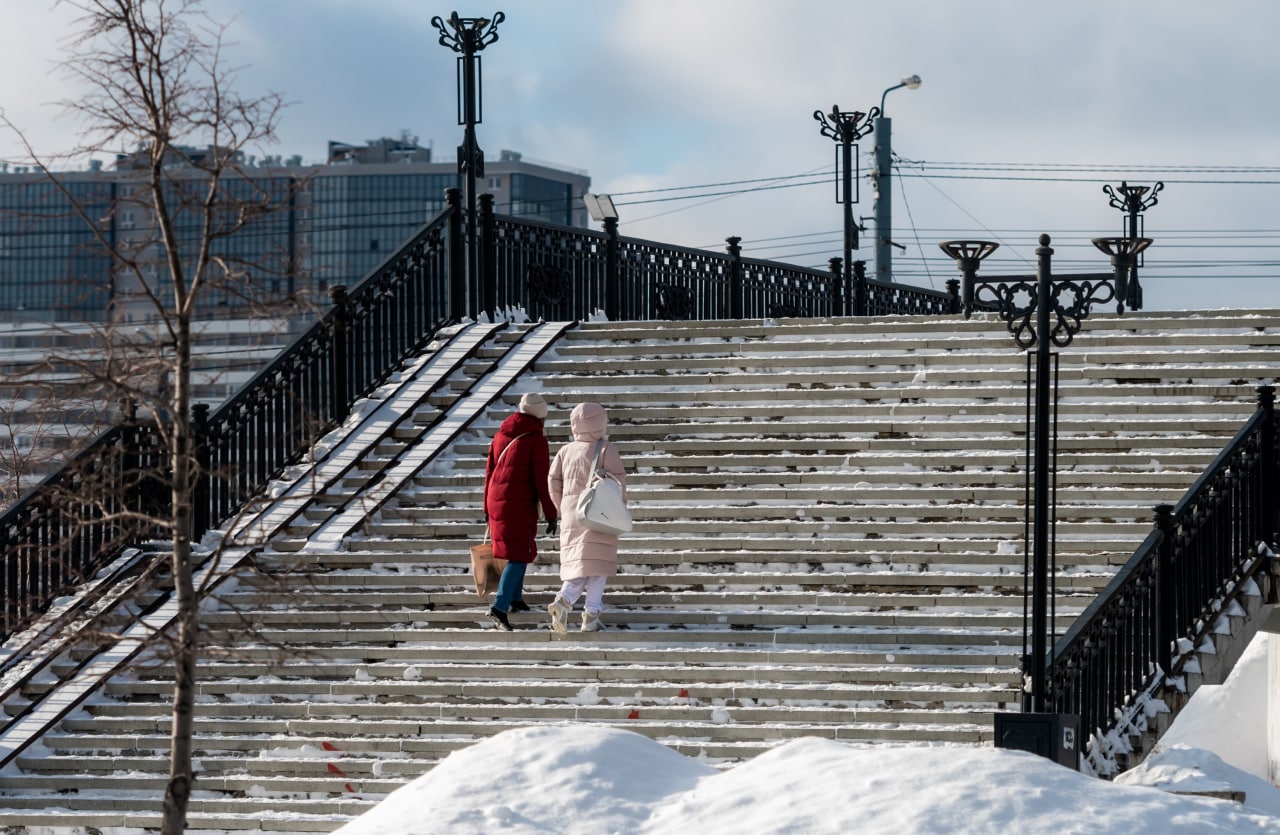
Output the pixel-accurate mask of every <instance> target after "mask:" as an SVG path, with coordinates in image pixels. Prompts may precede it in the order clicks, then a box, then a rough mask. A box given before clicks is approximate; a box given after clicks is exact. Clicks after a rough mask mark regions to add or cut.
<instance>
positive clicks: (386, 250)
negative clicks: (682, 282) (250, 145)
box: [0, 133, 591, 322]
mask: <svg viewBox="0 0 1280 835" xmlns="http://www.w3.org/2000/svg"><path fill="white" fill-rule="evenodd" d="M209 152H210V149H197V148H184V149H181V153H179V154H175V157H174V159H173V161H172V162H171V163H170V164H169V165H167V166H166V173H167V175H168V178H169V185H168V186H166V198H167V200H168V202H169V203H170V205H173V206H177V207H178V209H177V213H176V215H175V216H176V217H177V219H178V231H179V238H180V241H182V242H183V245H184V247H183V248H184V251H185V252H186V254H187V255H188V256H190V255H191V254H192V252H191V248H190V246H189V245H193V244H194V242H195V241H197V240H198V239H199V235H200V226H199V218H198V216H197V214H196V213H195V212H194V211H192V210H191V207H190V206H188V207H187V208H185V209H184V208H183V204H184V203H186V202H188V201H191V200H198V199H199V197H200V196H201V194H202V192H201V190H200V188H199V186H200V184H201V180H202V168H201V164H202V161H203V160H204V159H205V158H206V155H207V154H208V153H209ZM434 157H435V155H434V154H433V151H432V149H431V148H430V147H427V146H423V145H421V144H419V142H418V139H417V137H414V136H410V135H408V134H407V133H406V134H402V135H401V136H400V137H398V138H383V139H378V140H374V141H371V142H367V143H365V144H362V145H353V144H347V143H343V142H330V143H329V149H328V159H327V160H326V161H325V162H324V163H323V164H315V165H307V164H304V163H303V162H302V159H301V157H298V156H294V157H290V158H288V159H285V158H283V157H277V156H268V157H264V158H261V159H257V158H254V157H248V158H244V159H241V160H240V161H239V170H240V175H238V176H236V177H232V178H229V179H228V180H227V181H226V186H227V195H228V198H229V199H228V203H227V204H226V211H225V212H222V213H219V216H218V218H217V223H220V224H222V225H221V226H218V227H217V229H218V231H219V233H220V234H219V236H218V238H217V240H216V241H215V243H214V246H213V253H212V254H213V255H214V256H215V257H217V258H218V259H219V263H220V264H222V265H225V268H226V269H227V271H228V272H227V274H228V276H229V280H228V281H226V282H225V283H221V284H218V285H217V286H211V287H210V288H209V290H208V291H207V292H206V293H204V294H202V296H201V315H202V316H203V317H206V318H222V317H226V316H244V315H247V314H251V313H252V308H253V306H254V305H256V304H260V303H263V302H266V303H271V302H290V301H299V302H305V301H308V300H316V299H323V298H324V296H325V293H326V291H327V290H328V288H329V287H331V286H334V285H337V284H348V285H349V284H353V283H355V282H356V281H358V280H360V278H362V277H363V276H364V275H366V274H367V273H368V272H369V271H370V270H372V269H373V268H375V267H376V266H378V264H380V263H381V262H382V261H383V260H384V259H385V258H386V257H387V256H388V255H390V254H391V253H392V252H394V251H395V250H396V249H397V248H398V247H399V246H400V245H401V244H402V243H403V242H404V241H406V240H407V239H408V238H409V237H411V236H412V235H413V234H414V233H415V232H416V231H417V230H418V229H419V228H421V226H422V225H423V224H424V223H426V222H427V221H428V220H430V219H431V218H432V217H433V216H434V215H435V214H436V213H438V212H439V211H441V210H442V209H443V208H444V205H445V190H446V189H448V188H454V187H461V185H462V181H461V177H460V176H459V174H458V170H457V164H456V162H455V161H453V160H438V159H435V158H434ZM144 162H145V159H144V157H142V156H140V155H138V154H121V155H118V156H117V158H116V160H115V161H114V163H113V164H112V165H111V166H110V167H108V166H104V165H102V164H101V163H99V162H95V163H92V164H91V165H90V167H89V169H88V170H86V171H75V172H59V173H57V174H56V175H55V176H56V177H57V179H58V181H59V182H58V183H57V184H55V183H54V182H52V181H51V180H50V177H49V175H48V174H46V173H45V172H44V171H41V170H38V169H31V168H22V167H17V168H14V167H4V166H0V321H15V320H16V321H22V320H32V321H62V322H65V321H81V320H87V321H95V320H100V319H103V318H107V317H112V316H115V317H118V318H123V319H125V320H133V319H137V318H145V317H146V315H147V308H148V305H147V304H143V303H140V301H139V299H140V291H142V290H144V289H147V290H149V291H151V292H158V293H160V294H161V295H162V296H163V295H164V294H165V281H164V276H166V275H167V274H168V270H167V267H166V266H165V261H164V258H163V250H162V248H161V247H160V246H159V242H158V241H157V240H156V237H155V234H154V229H153V224H152V223H151V222H150V221H151V211H152V209H151V201H150V200H149V199H148V198H149V193H148V192H147V191H146V187H145V181H144V174H145V172H144V171H143V170H142V168H141V166H142V165H143V163H144ZM484 174H485V176H484V179H483V180H482V181H481V182H479V183H478V184H477V189H478V191H480V192H481V193H484V192H488V193H490V194H493V196H494V206H495V209H496V210H497V211H498V212H499V213H502V214H507V215H512V216H515V217H521V218H530V219H537V220H543V221H547V222H550V223H555V224H562V225H571V226H581V227H586V226H587V221H588V219H587V214H586V210H585V208H584V207H583V203H582V195H583V194H585V193H586V192H587V191H588V189H589V187H590V184H591V180H590V177H588V176H587V175H586V173H585V172H582V171H575V170H571V169H566V168H562V167H559V166H555V165H551V164H548V163H540V162H535V161H531V160H526V159H524V157H523V156H522V155H521V154H519V153H517V152H515V151H507V150H504V151H502V152H500V153H499V154H498V155H497V157H496V158H494V159H491V160H486V162H485V172H484ZM246 208H247V211H245V210H246ZM267 209H270V211H267ZM122 258H124V259H131V260H133V261H135V262H136V263H137V264H139V265H140V266H141V269H140V270H133V269H127V268H126V265H125V264H123V263H122ZM139 276H140V277H139Z"/></svg>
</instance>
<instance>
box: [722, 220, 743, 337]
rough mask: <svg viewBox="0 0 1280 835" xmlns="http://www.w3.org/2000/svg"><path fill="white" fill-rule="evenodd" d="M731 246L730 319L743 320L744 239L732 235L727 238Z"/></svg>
mask: <svg viewBox="0 0 1280 835" xmlns="http://www.w3.org/2000/svg"><path fill="white" fill-rule="evenodd" d="M724 240H725V243H727V244H728V245H729V246H727V247H726V249H727V250H728V252H729V318H730V319H741V318H742V309H743V302H744V299H743V297H742V293H743V290H742V247H741V246H740V244H741V243H742V238H740V237H738V236H737V235H731V236H730V237H728V238H725V239H724Z"/></svg>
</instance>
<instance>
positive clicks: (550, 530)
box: [547, 518, 560, 536]
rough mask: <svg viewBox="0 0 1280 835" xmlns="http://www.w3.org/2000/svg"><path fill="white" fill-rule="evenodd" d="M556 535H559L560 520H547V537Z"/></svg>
mask: <svg viewBox="0 0 1280 835" xmlns="http://www.w3.org/2000/svg"><path fill="white" fill-rule="evenodd" d="M558 533H560V519H559V518H555V519H548V520H547V536H555V535H556V534H558Z"/></svg>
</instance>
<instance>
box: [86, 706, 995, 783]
mask: <svg viewBox="0 0 1280 835" xmlns="http://www.w3.org/2000/svg"><path fill="white" fill-rule="evenodd" d="M594 699H595V696H594V695H592V696H591V697H590V698H588V699H583V700H582V701H583V702H589V701H594ZM676 701H680V700H678V699H677V700H676ZM684 701H685V702H686V703H684V704H672V703H671V700H670V699H669V700H668V703H666V704H654V703H648V704H643V705H640V704H639V703H638V702H632V701H629V700H625V699H622V700H618V701H616V702H608V703H604V702H602V703H599V704H587V703H582V704H579V703H572V702H570V703H563V704H530V703H517V704H514V705H506V704H498V703H489V704H468V703H458V702H414V703H405V702H390V701H384V702H377V703H350V702H309V703H308V702H277V701H259V702H230V703H223V704H212V703H208V702H201V703H199V704H197V705H196V709H195V713H196V733H199V734H207V735H213V734H222V733H232V734H236V733H269V734H277V733H285V732H288V733H299V734H303V735H306V734H311V735H313V736H314V735H322V734H334V733H338V736H337V737H335V739H334V744H336V745H337V746H338V747H339V748H341V747H342V743H341V742H340V741H339V740H341V739H343V738H345V737H348V736H352V735H354V733H355V732H356V729H354V728H353V727H352V725H351V721H356V722H359V723H361V725H363V724H364V723H366V722H367V723H371V724H373V725H374V728H373V730H374V731H375V732H376V731H379V730H382V729H389V731H388V732H387V733H386V734H384V735H387V736H392V735H402V734H403V735H408V734H412V733H413V730H412V729H413V728H416V729H418V733H420V734H430V733H437V732H438V730H437V729H438V728H440V727H441V726H442V725H443V726H444V727H446V728H451V727H457V723H462V722H477V721H489V720H493V719H499V718H500V719H501V720H502V721H504V722H509V723H518V722H593V723H601V722H604V723H610V724H619V723H623V722H627V721H636V719H640V720H643V721H645V722H649V723H666V724H669V725H671V726H673V727H675V726H677V725H680V724H684V725H699V724H708V725H714V724H721V723H722V722H723V718H722V717H723V714H724V713H725V712H728V713H729V714H730V715H731V717H732V721H733V723H734V724H735V725H739V726H746V725H755V726H757V730H760V731H761V732H762V738H772V737H774V736H776V729H775V728H774V727H773V726H775V725H796V724H800V725H809V726H820V725H828V724H844V723H846V722H849V721H850V720H851V719H854V718H855V717H856V721H858V722H863V723H867V724H873V723H877V722H885V723H905V724H914V725H930V724H943V725H986V724H991V723H992V722H993V721H994V718H993V716H992V713H991V711H990V710H982V709H974V708H972V707H970V706H966V707H964V708H956V707H952V708H946V709H943V708H938V709H914V708H911V707H906V706H903V707H901V708H897V709H885V708H875V707H867V706H857V707H852V708H840V707H838V706H834V705H823V706H819V707H809V706H798V705H763V706H757V705H751V704H742V703H737V704H734V705H732V706H725V705H717V704H702V703H698V702H693V701H691V700H684ZM165 707H166V706H165V705H160V704H151V705H147V704H138V703H132V704H115V705H113V704H98V705H94V706H92V707H91V708H90V709H89V716H88V717H86V718H84V719H79V720H76V719H72V720H67V721H66V722H64V723H63V728H64V729H65V730H67V731H68V732H72V733H74V732H77V731H85V730H93V729H101V730H104V731H105V732H107V733H124V732H129V733H157V732H161V731H163V730H165V729H166V728H167V727H168V726H169V724H170V723H171V722H172V721H173V720H172V716H171V715H170V714H169V712H168V711H167V710H165ZM635 711H639V714H640V715H639V716H638V717H634V718H633V717H632V714H633V712H635ZM402 725H408V726H410V727H409V729H408V730H399V729H398V728H399V727H400V726H402ZM766 726H767V727H766ZM312 728H315V729H316V730H315V731H314V732H313V731H312V730H311V729H312ZM358 732H359V733H364V732H365V731H364V729H363V728H361V729H359V731H358ZM450 732H452V731H445V733H450ZM468 732H470V731H468ZM207 744H210V745H212V744H213V743H212V742H209V743H207ZM121 788H125V787H124V786H121ZM136 788H145V786H138V787H136ZM315 791H322V789H315Z"/></svg>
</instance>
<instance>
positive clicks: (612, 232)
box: [604, 217, 634, 322]
mask: <svg viewBox="0 0 1280 835" xmlns="http://www.w3.org/2000/svg"><path fill="white" fill-rule="evenodd" d="M604 234H605V240H604V315H605V316H607V317H609V321H611V322H617V321H620V320H621V319H623V318H624V317H629V318H634V311H632V310H631V309H630V308H631V305H627V308H628V309H627V310H622V309H621V308H622V304H621V299H622V276H621V275H620V272H621V269H620V267H621V265H620V264H619V261H621V249H622V248H621V246H620V245H619V243H618V219H617V218H616V217H606V218H605V219H604ZM631 295H632V294H631V293H628V294H627V297H628V298H630V297H631Z"/></svg>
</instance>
